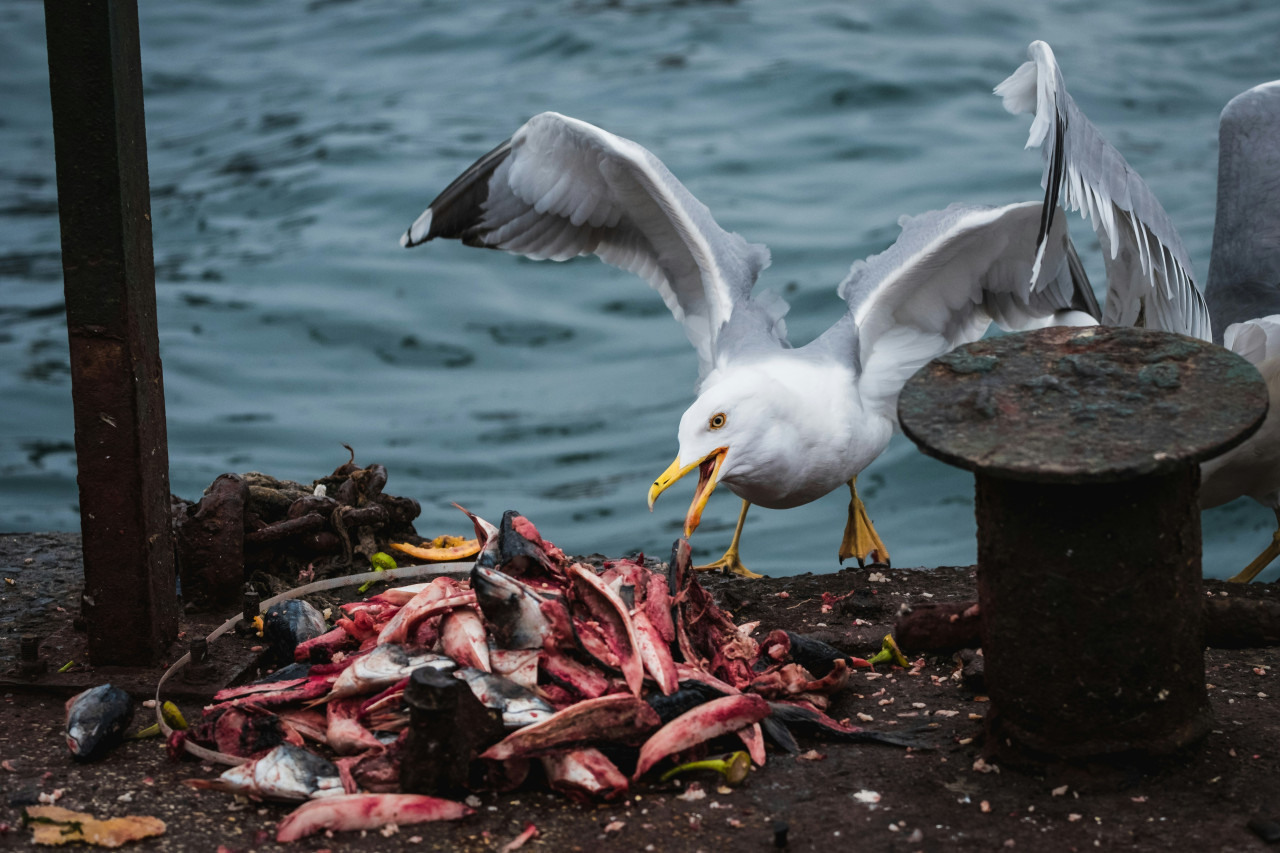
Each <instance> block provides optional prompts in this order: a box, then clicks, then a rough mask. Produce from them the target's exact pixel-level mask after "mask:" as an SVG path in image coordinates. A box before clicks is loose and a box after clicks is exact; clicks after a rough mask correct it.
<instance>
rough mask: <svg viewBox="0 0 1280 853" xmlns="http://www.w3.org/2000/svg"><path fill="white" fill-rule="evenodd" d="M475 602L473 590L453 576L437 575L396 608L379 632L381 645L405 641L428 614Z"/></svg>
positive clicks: (431, 614)
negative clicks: (422, 588) (460, 583)
mask: <svg viewBox="0 0 1280 853" xmlns="http://www.w3.org/2000/svg"><path fill="white" fill-rule="evenodd" d="M475 603H476V594H475V593H474V592H472V591H471V590H469V589H463V588H462V587H461V586H460V585H459V584H458V582H457V581H455V580H454V579H453V578H448V577H438V578H436V579H435V580H433V581H432V582H431V583H430V584H428V585H427V588H426V589H424V590H423V591H422V592H420V593H418V594H417V595H415V596H414V597H413V598H411V599H410V600H409V603H408V604H406V605H405V606H404V607H401V608H400V609H399V610H398V611H396V615H395V616H393V617H391V621H390V622H388V623H387V624H386V626H385V627H383V629H382V631H381V632H380V633H379V634H378V644H379V645H382V644H384V643H403V642H404V641H405V640H406V639H407V638H408V637H409V636H410V635H411V634H412V633H413V629H414V627H415V626H416V625H417V624H418V623H419V622H421V621H422V620H423V619H426V618H427V617H428V616H433V615H435V614H437V613H444V612H445V611H447V610H452V609H453V608H455V607H462V606H463V605H467V604H475Z"/></svg>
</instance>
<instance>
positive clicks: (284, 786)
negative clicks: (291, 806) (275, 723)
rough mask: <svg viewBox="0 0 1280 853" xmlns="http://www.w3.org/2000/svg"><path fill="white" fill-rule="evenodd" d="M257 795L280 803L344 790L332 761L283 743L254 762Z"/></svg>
mask: <svg viewBox="0 0 1280 853" xmlns="http://www.w3.org/2000/svg"><path fill="white" fill-rule="evenodd" d="M253 786H254V789H255V793H257V794H259V795H261V796H264V797H268V798H270V799H277V800H306V799H309V798H310V797H312V796H314V795H315V794H316V793H317V792H319V791H321V790H332V789H334V788H335V787H336V788H338V789H341V787H342V778H341V776H340V775H339V773H338V767H337V765H335V764H334V763H333V762H332V761H329V760H328V759H326V758H322V757H321V756H319V755H316V754H315V753H314V752H311V751H310V750H307V749H303V748H302V747H300V746H294V745H293V744H287V743H286V744H281V745H280V746H277V747H276V748H275V749H273V750H271V751H270V752H268V753H267V754H266V755H264V756H262V758H260V759H258V760H257V761H256V762H254V767H253Z"/></svg>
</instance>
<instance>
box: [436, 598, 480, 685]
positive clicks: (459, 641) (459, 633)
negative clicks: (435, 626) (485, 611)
mask: <svg viewBox="0 0 1280 853" xmlns="http://www.w3.org/2000/svg"><path fill="white" fill-rule="evenodd" d="M440 643H441V646H442V647H443V649H444V653H445V654H446V655H448V656H449V657H451V658H453V660H454V661H456V662H457V664H458V666H462V667H474V668H476V669H479V670H482V671H483V672H492V671H493V670H492V668H491V666H490V664H489V638H488V635H487V634H486V633H485V630H484V622H483V621H481V619H480V616H479V615H478V614H477V613H476V611H475V610H473V609H471V608H470V607H458V608H456V609H454V610H451V611H449V612H448V613H446V614H445V615H444V619H442V620H441V622H440Z"/></svg>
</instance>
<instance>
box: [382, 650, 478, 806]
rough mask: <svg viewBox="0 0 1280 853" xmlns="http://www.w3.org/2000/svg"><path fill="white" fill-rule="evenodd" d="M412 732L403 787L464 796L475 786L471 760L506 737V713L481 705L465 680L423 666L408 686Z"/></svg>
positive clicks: (402, 775)
mask: <svg viewBox="0 0 1280 853" xmlns="http://www.w3.org/2000/svg"><path fill="white" fill-rule="evenodd" d="M404 704H405V705H407V706H408V707H409V734H408V736H407V737H406V739H405V744H404V753H403V755H402V756H401V758H400V789H401V790H402V791H405V792H406V793H411V794H428V795H433V796H441V797H456V796H465V794H466V791H467V790H468V789H469V788H470V789H474V788H475V786H476V784H478V781H479V780H478V779H476V778H473V775H472V774H473V772H474V768H473V767H472V762H473V761H474V760H475V757H476V756H477V755H479V754H480V752H481V751H483V750H484V749H485V748H486V747H488V746H489V745H490V744H492V743H495V742H496V741H497V740H498V739H500V738H501V737H502V733H503V726H502V713H501V712H500V711H496V710H493V709H490V708H486V707H485V706H484V705H482V704H480V700H478V699H476V697H475V694H473V693H472V692H471V688H470V687H468V686H467V684H466V682H464V681H460V680H458V679H457V678H454V677H453V675H452V674H451V673H447V672H440V671H439V670H435V669H431V668H428V667H423V668H421V669H417V670H414V672H413V674H412V675H411V676H409V684H408V686H407V687H405V690H404Z"/></svg>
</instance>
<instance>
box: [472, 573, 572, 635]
mask: <svg viewBox="0 0 1280 853" xmlns="http://www.w3.org/2000/svg"><path fill="white" fill-rule="evenodd" d="M471 588H472V589H473V590H474V591H475V596H476V602H477V603H478V604H479V606H480V610H481V612H483V613H484V618H485V621H486V622H487V623H488V625H489V629H490V631H491V632H492V634H493V638H494V640H495V641H496V642H497V644H498V646H499V648H504V649H541V648H561V647H564V646H566V645H572V643H573V630H572V628H571V627H570V624H569V614H568V611H567V610H566V609H565V607H564V602H563V601H561V600H560V598H559V596H555V595H552V594H550V593H548V592H546V591H539V590H537V589H535V588H534V587H532V586H530V585H529V584H526V583H524V582H522V581H519V580H517V579H515V578H513V577H511V576H510V575H507V574H505V573H504V572H501V571H498V570H497V569H492V568H487V567H485V566H481V565H479V564H477V565H476V567H475V568H474V569H472V570H471Z"/></svg>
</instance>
